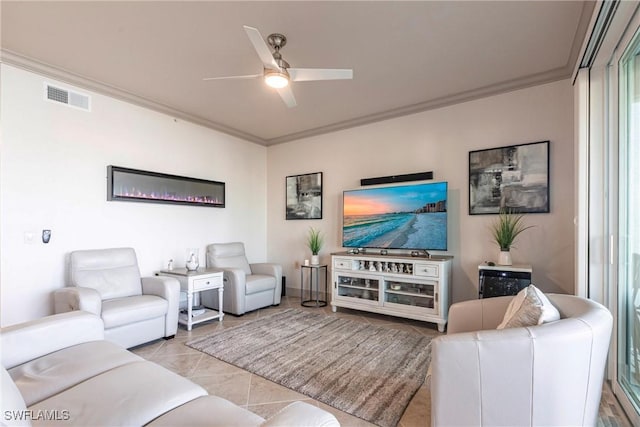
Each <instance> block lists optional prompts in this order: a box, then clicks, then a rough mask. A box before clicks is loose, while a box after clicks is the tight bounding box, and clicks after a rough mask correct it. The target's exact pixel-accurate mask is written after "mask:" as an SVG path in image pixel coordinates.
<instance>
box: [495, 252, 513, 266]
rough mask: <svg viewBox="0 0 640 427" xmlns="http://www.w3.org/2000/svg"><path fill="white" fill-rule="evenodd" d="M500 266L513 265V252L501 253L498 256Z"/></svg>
mask: <svg viewBox="0 0 640 427" xmlns="http://www.w3.org/2000/svg"><path fill="white" fill-rule="evenodd" d="M498 265H512V262H511V252H509V251H500V254H499V255H498Z"/></svg>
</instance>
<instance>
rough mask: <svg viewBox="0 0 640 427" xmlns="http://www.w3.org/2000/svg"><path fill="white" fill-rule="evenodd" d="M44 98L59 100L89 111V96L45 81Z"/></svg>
mask: <svg viewBox="0 0 640 427" xmlns="http://www.w3.org/2000/svg"><path fill="white" fill-rule="evenodd" d="M44 87H45V98H46V99H48V100H49V101H53V102H59V103H61V104H66V105H69V106H71V107H75V108H79V109H81V110H85V111H91V98H89V96H88V95H84V94H81V93H78V92H73V91H71V90H68V89H63V88H60V87H56V86H53V85H51V84H49V83H45V85H44Z"/></svg>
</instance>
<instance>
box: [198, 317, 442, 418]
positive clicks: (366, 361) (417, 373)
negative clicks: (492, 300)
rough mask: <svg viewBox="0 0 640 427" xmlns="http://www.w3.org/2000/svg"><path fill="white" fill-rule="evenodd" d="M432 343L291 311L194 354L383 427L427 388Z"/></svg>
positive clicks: (211, 341) (209, 341)
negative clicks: (214, 359)
mask: <svg viewBox="0 0 640 427" xmlns="http://www.w3.org/2000/svg"><path fill="white" fill-rule="evenodd" d="M430 341H431V338H430V337H426V336H423V335H420V334H418V333H411V332H406V331H399V330H395V329H390V328H384V327H379V326H373V325H370V324H367V323H364V322H356V321H353V320H349V319H343V318H340V317H336V316H327V315H323V314H316V313H310V312H308V311H301V310H294V309H289V310H285V311H282V312H278V313H275V314H272V315H269V316H266V317H263V318H259V319H256V320H252V321H250V322H247V323H245V324H243V325H240V326H236V327H233V328H230V329H226V330H223V331H220V332H217V333H214V334H212V335H208V336H206V337H203V338H199V339H195V340H193V341H190V342H188V343H187V345H188V346H190V347H192V348H195V349H197V350H200V351H202V352H204V353H207V354H209V355H211V356H213V357H215V358H218V359H220V360H223V361H225V362H228V363H231V364H232V365H235V366H238V367H240V368H242V369H245V370H247V371H250V372H252V373H255V374H257V375H260V376H262V377H264V378H266V379H268V380H271V381H273V382H276V383H278V384H281V385H283V386H285V387H287V388H290V389H292V390H295V391H297V392H299V393H302V394H304V395H307V396H309V397H312V398H314V399H316V400H319V401H321V402H324V403H326V404H327V405H330V406H333V407H335V408H338V409H340V410H342V411H344V412H347V413H349V414H352V415H354V416H356V417H359V418H362V419H364V420H366V421H369V422H371V423H374V424H377V425H379V426H381V427H395V426H396V425H397V424H398V421H400V418H401V417H402V414H403V413H404V411H405V409H406V408H407V405H408V404H409V402H410V401H411V399H412V397H413V395H414V394H415V393H416V391H417V390H418V388H419V387H420V386H421V385H422V383H423V382H424V379H425V375H426V372H427V367H428V365H429V359H430V354H429V353H430V352H429V351H428V347H429V346H428V344H429V342H430Z"/></svg>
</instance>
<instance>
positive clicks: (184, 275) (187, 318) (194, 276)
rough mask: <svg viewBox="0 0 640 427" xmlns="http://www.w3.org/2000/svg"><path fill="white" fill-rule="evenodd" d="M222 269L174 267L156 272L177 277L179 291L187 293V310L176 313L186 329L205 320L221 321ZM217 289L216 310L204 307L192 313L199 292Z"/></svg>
mask: <svg viewBox="0 0 640 427" xmlns="http://www.w3.org/2000/svg"><path fill="white" fill-rule="evenodd" d="M222 274H223V273H222V270H219V269H217V268H206V269H198V270H195V271H189V270H187V269H186V268H176V269H174V270H162V271H160V272H159V273H157V275H158V276H170V277H174V278H176V279H178V281H179V282H180V291H181V292H185V293H186V294H187V312H186V313H180V314H179V315H178V323H180V324H181V325H186V326H187V331H190V330H191V327H192V326H193V325H195V324H197V323H201V322H206V321H207V320H212V319H218V320H219V321H220V322H222V318H223V317H224V313H223V312H222V294H223V291H224V284H223V281H222ZM212 289H217V290H218V310H212V309H210V308H204V313H202V314H199V315H197V316H194V315H193V304H194V301H195V302H199V300H200V292H202V291H210V290H212Z"/></svg>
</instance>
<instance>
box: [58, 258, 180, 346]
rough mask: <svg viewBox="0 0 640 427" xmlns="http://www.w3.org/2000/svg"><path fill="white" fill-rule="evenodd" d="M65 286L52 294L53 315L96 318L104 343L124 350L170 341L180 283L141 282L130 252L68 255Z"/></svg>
mask: <svg viewBox="0 0 640 427" xmlns="http://www.w3.org/2000/svg"><path fill="white" fill-rule="evenodd" d="M69 281H70V283H69V286H68V287H66V288H62V289H57V290H56V291H54V294H53V299H54V310H55V312H56V313H65V312H68V311H73V310H84V311H88V312H90V313H93V314H95V315H97V316H100V317H101V318H102V320H103V321H104V327H105V338H106V339H107V340H109V341H113V342H115V343H117V344H120V345H122V346H123V347H125V348H129V347H134V346H136V345H140V344H144V343H147V342H149V341H153V340H157V339H158V338H172V337H174V336H175V334H176V331H177V329H178V305H179V301H180V283H179V282H178V281H177V280H176V279H175V278H173V277H165V276H153V277H140V270H139V269H138V259H137V257H136V253H135V251H134V250H133V249H132V248H110V249H92V250H81V251H74V252H71V254H70V255H69Z"/></svg>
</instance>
